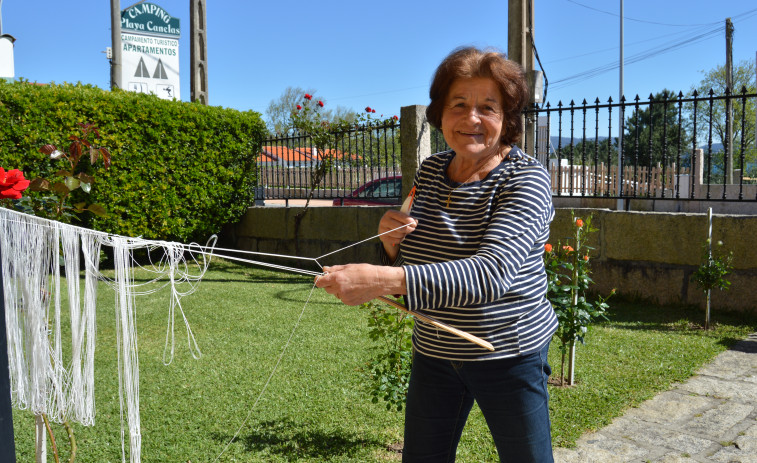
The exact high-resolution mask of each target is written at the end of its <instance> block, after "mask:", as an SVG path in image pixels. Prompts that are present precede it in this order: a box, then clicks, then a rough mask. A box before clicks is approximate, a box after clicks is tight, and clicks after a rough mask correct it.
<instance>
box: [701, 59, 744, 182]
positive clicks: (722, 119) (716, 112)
mask: <svg viewBox="0 0 757 463" xmlns="http://www.w3.org/2000/svg"><path fill="white" fill-rule="evenodd" d="M754 71H755V69H754V63H751V62H749V61H746V60H744V61H741V62H739V63H738V65H737V66H735V67H734V69H733V89H732V90H731V93H732V94H734V95H741V94H744V93H747V94H754V93H756V92H757V88H755V83H754ZM702 73H703V74H704V78H703V79H702V81H701V82H700V83H699V84H698V85H697V86H696V87H692V89H691V92H690V96H694V92H696V95H697V97H698V98H701V99H705V101H701V102H698V103H697V105H696V127H697V133H696V137H697V146H702V145H704V144H707V143H708V142H709V136H710V124H712V143H713V144H715V143H721V144H723V145H724V146H725V144H726V141H727V140H726V138H727V137H726V124H727V120H726V111H725V100H722V99H713V101H712V118H710V104H709V101H707V100H708V99H709V97H710V91H712V95H713V96H723V95H725V94H726V84H725V83H726V73H725V66H717V67H715V68H714V69H710V70H709V71H702ZM687 106H688V107H687V110H688V113H689V118H690V120H691V122H692V123H693V122H694V103H689V104H688V105H687ZM755 106H756V104H755V99H754V98H735V99H734V100H733V140H732V142H733V145H732V146H733V156H734V164H735V165H734V167H735V168H740V167H741V164H740V162H741V161H740V156H741V153H742V151H743V153H744V163H745V168H746V167H747V165H748V164H749V163H755V162H756V161H757V150H756V149H755ZM742 122H743V123H742ZM742 129H743V133H742ZM742 139H743V146H742ZM720 159H721V161H720V164H721V165H722V156H720Z"/></svg>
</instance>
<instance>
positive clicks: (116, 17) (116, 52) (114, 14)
mask: <svg viewBox="0 0 757 463" xmlns="http://www.w3.org/2000/svg"><path fill="white" fill-rule="evenodd" d="M110 37H111V42H112V48H113V57H112V58H111V60H110V89H111V90H114V89H117V88H123V86H122V85H121V64H122V63H121V0H110Z"/></svg>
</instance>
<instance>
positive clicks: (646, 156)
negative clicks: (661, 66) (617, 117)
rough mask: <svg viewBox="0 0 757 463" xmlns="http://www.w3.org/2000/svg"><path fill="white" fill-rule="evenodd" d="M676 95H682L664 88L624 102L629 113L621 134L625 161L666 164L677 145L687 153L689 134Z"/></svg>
mask: <svg viewBox="0 0 757 463" xmlns="http://www.w3.org/2000/svg"><path fill="white" fill-rule="evenodd" d="M679 97H683V95H682V94H679V95H675V94H674V93H673V92H672V91H670V90H667V89H664V90H663V91H661V92H658V93H657V94H655V95H649V102H648V103H645V102H641V101H640V99H639V97H638V96H637V97H636V99H635V102H628V106H627V107H626V108H627V111H626V113H630V114H629V115H628V117H627V118H626V121H625V133H624V135H623V136H624V140H623V157H624V159H626V161H625V165H633V164H638V165H639V166H641V167H652V166H654V165H656V164H658V163H659V164H665V165H670V164H672V163H673V162H676V159H677V156H678V149H679V147H680V149H681V152H682V153H688V148H689V147H690V146H691V144H690V142H689V141H690V140H691V135H690V130H689V128H688V126H689V125H688V121H687V120H686V119H685V118H684V117H683V107H682V105H681V103H680V101H679ZM635 103H638V106H636V104H635ZM679 109H680V110H681V117H680V118H679ZM679 119H680V120H679Z"/></svg>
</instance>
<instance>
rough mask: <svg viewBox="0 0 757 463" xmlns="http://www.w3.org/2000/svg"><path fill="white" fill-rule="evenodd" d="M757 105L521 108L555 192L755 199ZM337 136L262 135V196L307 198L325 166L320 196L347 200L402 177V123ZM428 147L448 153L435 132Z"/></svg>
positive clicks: (706, 100)
mask: <svg viewBox="0 0 757 463" xmlns="http://www.w3.org/2000/svg"><path fill="white" fill-rule="evenodd" d="M756 106H757V93H748V92H747V90H746V89H742V90H741V91H740V92H739V93H737V94H731V93H730V92H728V91H726V92H725V93H724V94H723V95H715V93H714V92H713V91H712V90H711V91H710V92H709V93H708V94H706V95H698V94H697V93H696V92H694V93H693V94H691V95H688V96H684V95H683V94H682V93H679V94H677V95H674V94H672V93H671V92H667V91H665V92H661V93H660V94H658V95H657V96H652V95H650V96H649V98H647V99H645V100H642V99H640V98H639V97H638V96H637V97H636V98H634V100H633V101H626V100H625V99H622V100H621V101H620V102H618V103H615V102H613V101H612V98H610V99H609V100H608V101H607V102H606V103H601V102H600V101H599V99H597V100H595V101H594V104H591V105H590V104H588V103H587V102H586V101H585V100H584V101H583V102H582V103H581V104H575V103H574V102H572V101H571V102H570V104H567V105H565V104H563V103H561V102H560V103H558V104H557V106H556V107H552V106H550V104H547V105H546V106H545V107H544V108H534V109H529V110H527V111H525V112H524V118H525V120H526V121H527V124H526V127H527V130H526V133H525V135H524V139H523V142H522V147H523V149H524V150H525V151H527V152H528V153H529V154H532V155H534V156H535V157H536V158H537V159H539V160H540V161H541V162H542V164H544V165H545V167H547V169H548V171H549V172H550V175H551V178H552V191H553V194H554V195H555V196H572V197H606V198H656V199H692V200H722V201H757V147H756V146H755V145H756V143H755V129H756V127H755V107H756ZM621 122H622V128H621V130H618V127H619V126H620V125H621ZM729 125H730V127H731V128H730V129H729V128H728V127H729ZM728 133H731V137H728V135H727V134H728ZM619 135H620V136H619ZM729 140H731V142H730V143H729ZM335 142H336V145H333V144H332V146H336V149H334V150H327V151H326V152H324V153H319V152H317V149H316V148H315V147H314V146H313V144H312V140H311V138H310V136H309V135H307V134H305V135H294V136H285V137H275V138H269V139H266V140H265V141H264V142H263V150H262V154H261V155H260V156H259V158H258V169H259V173H258V181H259V185H261V187H263V189H264V192H263V195H264V197H265V199H283V200H286V201H287V202H288V200H289V199H305V198H307V197H308V194H309V191H310V185H311V181H312V179H313V174H314V172H315V169H316V167H317V166H319V165H321V163H323V162H330V163H331V164H330V168H329V169H328V170H327V171H326V175H325V177H324V178H323V180H322V182H320V185H319V186H318V187H317V188H316V189H315V190H314V196H313V197H314V198H316V199H338V200H341V199H343V198H346V197H349V196H350V195H351V194H352V192H353V191H354V190H355V189H357V188H359V187H360V186H361V185H364V184H366V183H368V182H371V181H373V180H377V179H381V178H386V177H392V176H397V175H402V172H401V171H402V169H401V165H400V159H401V146H400V136H399V123H398V122H389V123H381V124H378V125H368V126H361V127H358V128H355V129H353V130H351V131H350V132H349V133H347V134H342V135H340V136H338V137H336V138H335ZM729 145H730V146H729ZM415 148H416V147H415V146H413V147H412V149H413V150H415ZM431 149H432V152H439V151H443V150H445V149H448V147H447V144H446V143H445V142H444V138H443V136H441V133H440V132H439V131H437V130H435V129H432V130H431ZM619 153H620V154H621V155H620V156H619ZM729 153H730V154H729ZM619 158H620V159H619Z"/></svg>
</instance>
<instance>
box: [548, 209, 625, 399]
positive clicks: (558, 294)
mask: <svg viewBox="0 0 757 463" xmlns="http://www.w3.org/2000/svg"><path fill="white" fill-rule="evenodd" d="M591 219H592V217H591V216H589V217H588V218H587V219H586V221H584V220H583V219H580V218H578V219H577V218H575V216H574V215H573V212H571V223H572V224H573V226H574V227H573V236H572V237H570V238H568V239H567V241H568V242H572V243H573V246H571V245H569V244H564V245H563V244H562V243H561V242H560V241H558V242H557V245H556V246H552V245H551V244H549V243H547V244H545V245H544V267H545V269H546V271H547V299H549V301H550V302H551V303H552V307H553V308H554V309H555V314H556V315H557V320H558V323H559V326H558V328H557V332H556V333H555V335H556V337H557V339H558V340H559V341H560V346H559V347H560V353H561V362H560V383H561V384H565V361H566V358H567V359H568V362H569V363H568V385H572V384H573V383H574V374H573V373H574V371H575V365H574V361H575V347H576V341H579V342H581V344H583V343H584V338H585V336H586V333H587V331H588V327H589V325H590V324H591V322H592V321H594V320H596V319H597V318H605V311H606V310H607V308H608V307H609V305H608V304H607V302H606V301H607V299H608V298H609V297H610V296H612V294H614V293H615V290H613V291H612V292H611V293H610V296H608V297H605V298H603V297H602V296H597V299H596V300H589V298H588V297H587V291H588V290H589V288H590V287H591V285H592V284H594V281H593V280H592V279H591V277H590V276H589V275H590V274H591V267H590V264H589V263H590V257H589V254H590V251H591V250H592V249H593V248H591V247H590V246H588V245H587V244H586V241H587V236H588V235H589V234H590V233H594V232H596V231H597V229H596V228H593V227H592V225H591ZM574 246H575V247H574Z"/></svg>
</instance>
